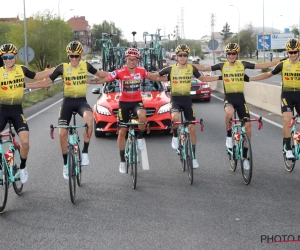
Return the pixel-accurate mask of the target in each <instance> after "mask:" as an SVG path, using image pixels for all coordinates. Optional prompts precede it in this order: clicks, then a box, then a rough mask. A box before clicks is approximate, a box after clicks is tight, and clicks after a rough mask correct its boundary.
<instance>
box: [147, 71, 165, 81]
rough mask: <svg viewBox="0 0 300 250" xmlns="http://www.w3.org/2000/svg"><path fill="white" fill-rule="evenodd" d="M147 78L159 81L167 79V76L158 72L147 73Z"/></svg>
mask: <svg viewBox="0 0 300 250" xmlns="http://www.w3.org/2000/svg"><path fill="white" fill-rule="evenodd" d="M148 79H149V80H151V81H160V82H165V81H167V78H166V77H165V76H160V75H159V72H151V73H149V76H148Z"/></svg>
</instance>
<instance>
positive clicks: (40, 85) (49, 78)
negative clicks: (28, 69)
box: [25, 64, 63, 89]
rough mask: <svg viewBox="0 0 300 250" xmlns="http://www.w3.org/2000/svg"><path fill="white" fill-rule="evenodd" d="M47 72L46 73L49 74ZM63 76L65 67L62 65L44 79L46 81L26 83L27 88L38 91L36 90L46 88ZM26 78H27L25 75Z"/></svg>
mask: <svg viewBox="0 0 300 250" xmlns="http://www.w3.org/2000/svg"><path fill="white" fill-rule="evenodd" d="M47 71H48V70H47ZM47 71H45V72H47ZM62 74H63V65H62V64H60V65H59V66H57V67H56V69H55V70H54V71H53V73H52V74H51V75H49V76H47V77H46V78H45V77H43V79H44V78H45V79H44V80H40V81H36V82H33V83H26V84H25V86H26V88H30V89H36V88H46V87H47V86H48V85H49V84H50V83H52V82H53V81H54V80H55V79H56V78H57V77H58V76H60V75H62ZM25 76H27V75H26V74H25ZM33 79H36V78H33Z"/></svg>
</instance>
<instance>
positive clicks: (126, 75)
mask: <svg viewBox="0 0 300 250" xmlns="http://www.w3.org/2000/svg"><path fill="white" fill-rule="evenodd" d="M148 77H149V74H148V72H147V70H146V69H145V68H143V67H135V70H134V74H130V72H129V70H128V67H127V66H124V67H123V68H120V69H116V70H115V71H113V72H111V73H110V74H109V75H108V80H109V81H110V82H111V81H113V80H116V79H119V80H120V93H121V94H120V99H119V100H120V101H122V102H137V101H141V100H142V95H141V82H142V79H143V78H148Z"/></svg>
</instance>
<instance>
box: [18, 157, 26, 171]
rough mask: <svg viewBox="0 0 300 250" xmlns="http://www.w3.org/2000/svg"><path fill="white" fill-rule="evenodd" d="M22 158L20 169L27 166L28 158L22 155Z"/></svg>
mask: <svg viewBox="0 0 300 250" xmlns="http://www.w3.org/2000/svg"><path fill="white" fill-rule="evenodd" d="M20 158H21V164H20V169H24V168H25V167H26V160H27V159H23V158H22V157H20Z"/></svg>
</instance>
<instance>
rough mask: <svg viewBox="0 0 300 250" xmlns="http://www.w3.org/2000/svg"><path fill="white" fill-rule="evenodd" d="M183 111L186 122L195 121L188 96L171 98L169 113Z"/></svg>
mask: <svg viewBox="0 0 300 250" xmlns="http://www.w3.org/2000/svg"><path fill="white" fill-rule="evenodd" d="M181 109H182V110H183V114H184V118H185V120H187V121H194V120H196V114H195V110H194V107H193V103H192V100H191V97H190V96H172V98H171V102H170V113H171V114H172V113H173V112H179V111H180V110H181Z"/></svg>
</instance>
